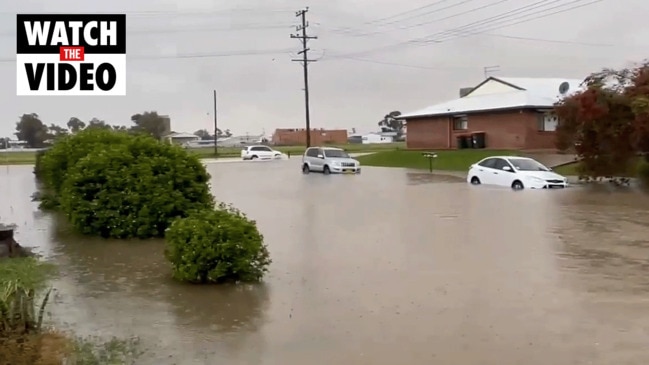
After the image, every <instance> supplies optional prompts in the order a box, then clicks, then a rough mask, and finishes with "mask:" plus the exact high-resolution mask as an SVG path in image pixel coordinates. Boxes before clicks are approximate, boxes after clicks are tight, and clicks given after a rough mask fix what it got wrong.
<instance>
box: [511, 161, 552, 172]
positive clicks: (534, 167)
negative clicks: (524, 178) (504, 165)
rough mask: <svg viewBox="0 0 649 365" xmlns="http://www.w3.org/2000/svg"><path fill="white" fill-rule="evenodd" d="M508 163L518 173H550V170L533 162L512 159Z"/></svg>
mask: <svg viewBox="0 0 649 365" xmlns="http://www.w3.org/2000/svg"><path fill="white" fill-rule="evenodd" d="M509 162H511V163H512V165H514V168H515V169H516V170H518V171H550V169H548V168H547V167H545V166H543V165H541V164H540V163H538V162H536V161H534V160H528V159H522V158H512V159H510V160H509Z"/></svg>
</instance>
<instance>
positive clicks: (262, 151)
mask: <svg viewBox="0 0 649 365" xmlns="http://www.w3.org/2000/svg"><path fill="white" fill-rule="evenodd" d="M250 150H251V151H252V153H253V154H254V155H256V156H257V157H259V159H260V160H267V159H268V158H269V149H268V148H267V147H262V146H256V147H253V148H251V149H250Z"/></svg>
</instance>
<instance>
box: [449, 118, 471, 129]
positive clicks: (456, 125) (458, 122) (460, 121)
mask: <svg viewBox="0 0 649 365" xmlns="http://www.w3.org/2000/svg"><path fill="white" fill-rule="evenodd" d="M466 129H469V118H467V116H466V115H464V116H461V117H454V118H453V130H456V131H463V130H466Z"/></svg>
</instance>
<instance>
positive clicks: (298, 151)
mask: <svg viewBox="0 0 649 365" xmlns="http://www.w3.org/2000/svg"><path fill="white" fill-rule="evenodd" d="M327 146H328V147H338V148H342V149H344V150H346V151H347V152H350V153H354V152H356V153H358V152H381V151H393V150H399V149H404V148H405V147H406V145H405V143H403V142H398V143H383V144H360V143H358V144H356V143H350V144H342V145H327ZM272 148H274V149H276V150H278V151H280V152H282V153H286V154H290V155H292V156H297V155H302V154H303V153H304V150H305V149H306V147H305V146H276V147H272ZM188 151H189V152H191V153H193V154H196V155H198V157H199V158H215V157H216V158H231V157H239V156H241V148H240V147H219V149H218V155H215V154H214V147H204V148H193V149H189V150H188ZM35 163H36V152H34V151H3V150H0V165H33V164H35Z"/></svg>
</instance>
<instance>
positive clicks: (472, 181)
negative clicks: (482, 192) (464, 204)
mask: <svg viewBox="0 0 649 365" xmlns="http://www.w3.org/2000/svg"><path fill="white" fill-rule="evenodd" d="M471 184H473V185H480V179H478V177H477V176H474V177H472V178H471Z"/></svg>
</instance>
